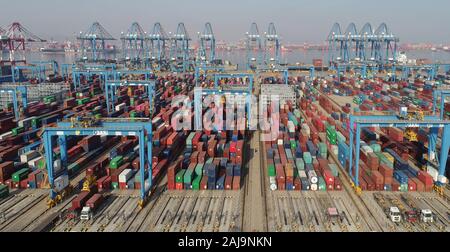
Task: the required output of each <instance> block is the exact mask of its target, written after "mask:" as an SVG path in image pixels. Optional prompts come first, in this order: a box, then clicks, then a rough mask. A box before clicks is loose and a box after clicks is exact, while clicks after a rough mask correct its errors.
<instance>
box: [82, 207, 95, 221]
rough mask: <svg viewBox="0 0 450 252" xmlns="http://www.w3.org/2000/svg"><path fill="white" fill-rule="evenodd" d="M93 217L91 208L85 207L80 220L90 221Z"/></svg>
mask: <svg viewBox="0 0 450 252" xmlns="http://www.w3.org/2000/svg"><path fill="white" fill-rule="evenodd" d="M91 217H92V211H91V208H90V207H86V206H85V207H83V209H82V210H81V214H80V220H89V219H91Z"/></svg>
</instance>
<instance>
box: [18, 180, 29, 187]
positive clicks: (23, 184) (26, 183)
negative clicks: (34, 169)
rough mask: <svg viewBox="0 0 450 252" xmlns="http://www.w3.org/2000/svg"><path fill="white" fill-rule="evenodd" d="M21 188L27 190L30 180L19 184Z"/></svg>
mask: <svg viewBox="0 0 450 252" xmlns="http://www.w3.org/2000/svg"><path fill="white" fill-rule="evenodd" d="M19 188H20V189H27V188H28V179H24V180H21V181H20V182H19Z"/></svg>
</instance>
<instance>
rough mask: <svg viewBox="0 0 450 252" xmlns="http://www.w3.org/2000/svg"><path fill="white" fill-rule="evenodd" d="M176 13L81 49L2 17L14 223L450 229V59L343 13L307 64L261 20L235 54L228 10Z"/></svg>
mask: <svg viewBox="0 0 450 252" xmlns="http://www.w3.org/2000/svg"><path fill="white" fill-rule="evenodd" d="M163 25H164V24H162V23H159V22H156V23H155V24H154V25H153V26H152V27H145V28H143V27H142V26H141V25H140V24H139V23H137V22H135V23H133V24H131V26H130V27H129V29H128V30H127V31H126V32H122V33H121V35H120V37H118V40H120V42H121V43H120V44H121V45H122V46H121V48H120V49H118V48H119V46H118V48H116V47H115V46H112V45H113V41H114V40H116V38H115V36H114V35H112V33H109V32H108V31H107V29H106V28H105V27H103V26H102V24H100V23H99V22H94V23H93V24H92V25H91V26H89V27H87V29H85V30H83V31H82V32H80V33H79V34H78V35H77V37H76V38H74V39H76V40H77V46H78V47H79V48H78V50H77V51H76V53H75V54H74V55H75V56H73V59H72V61H71V62H63V61H57V60H50V61H31V60H29V59H27V56H26V55H27V53H26V48H28V47H29V46H30V44H32V43H35V42H36V43H43V42H45V40H44V39H41V38H39V37H38V36H36V35H34V34H32V33H31V32H30V31H29V30H27V29H25V27H24V26H22V24H20V23H13V24H11V25H10V26H7V27H6V29H5V30H4V29H0V38H1V40H0V49H2V58H1V63H0V67H1V71H0V74H1V75H0V231H2V232H449V231H450V186H449V183H448V178H449V170H450V169H449V166H450V162H448V157H449V148H450V119H449V115H450V106H449V103H448V100H447V97H449V96H450V59H449V60H448V62H447V63H445V62H428V61H427V60H425V59H422V60H419V59H418V60H417V61H405V60H404V59H403V58H402V57H406V56H405V55H403V54H402V53H403V52H400V51H399V50H398V49H397V47H398V46H399V45H400V44H399V43H400V41H401V38H400V37H398V36H397V35H396V33H395V32H396V31H391V30H390V27H388V25H387V24H385V23H382V24H381V25H379V26H377V27H375V26H373V27H372V25H371V24H369V23H367V24H365V25H363V26H362V27H361V30H358V29H357V27H356V25H355V24H354V23H351V24H350V25H349V26H348V27H347V29H346V30H343V29H341V28H343V27H341V26H340V24H338V23H335V24H334V25H332V28H331V31H330V33H329V35H328V36H327V37H326V40H325V43H326V46H325V47H324V48H326V49H323V54H328V55H326V56H325V55H322V58H319V57H317V58H314V59H313V60H310V61H308V62H302V63H299V62H290V61H287V60H286V59H282V58H283V57H282V55H283V54H289V53H290V52H289V51H287V52H283V54H282V53H281V52H282V51H283V50H286V49H285V48H284V47H282V46H281V43H282V42H283V43H284V41H282V40H281V39H280V37H281V35H280V34H278V33H277V30H276V29H275V24H274V23H270V24H269V25H268V26H267V27H265V26H264V28H267V31H262V30H260V29H259V28H258V24H256V23H252V24H251V25H250V29H249V30H248V32H246V33H245V36H244V37H243V38H242V39H243V41H245V46H244V48H243V49H242V50H243V51H242V52H241V54H242V55H241V59H242V62H233V61H229V60H228V59H226V58H221V57H222V56H224V55H223V54H219V53H216V50H217V51H219V50H220V49H219V46H218V45H216V37H215V36H216V34H215V33H214V32H213V25H212V24H211V23H209V22H208V23H206V24H205V25H204V27H199V28H201V32H198V33H197V35H196V37H194V36H190V35H189V32H188V31H189V30H188V29H187V24H186V25H185V23H183V22H180V23H177V26H176V31H175V32H166V30H164V29H163ZM260 28H261V27H260ZM373 28H377V29H373ZM146 29H149V30H146ZM342 31H345V32H342ZM14 34H16V35H17V34H20V35H21V36H19V37H21V38H22V39H18V38H19V37H18V36H16V35H14ZM364 34H365V35H364ZM367 34H369V35H370V36H369V37H370V38H368V36H366V35H367ZM386 34H388V35H386ZM352 36H354V37H352ZM23 38H27V39H23ZM372 38H375V39H372ZM14 43H22V44H21V47H20V48H18V49H17V48H13V47H11V45H12V44H14ZM138 44H140V45H138ZM111 48H113V49H111ZM41 49H42V50H41V51H40V53H44V52H47V51H48V50H50V49H45V48H41ZM116 50H118V51H119V52H120V53H119V54H120V55H119V56H118V55H115V56H112V55H111V54H112V53H113V51H114V52H115V51H116ZM222 50H223V48H222ZM3 51H8V52H9V53H8V56H5V54H4V53H3ZM325 51H326V53H324V52H325ZM366 55H367V56H366ZM369 55H370V56H369ZM372 56H373V57H372Z"/></svg>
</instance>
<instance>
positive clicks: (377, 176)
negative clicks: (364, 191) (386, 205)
mask: <svg viewBox="0 0 450 252" xmlns="http://www.w3.org/2000/svg"><path fill="white" fill-rule="evenodd" d="M371 172H372V176H371V177H370V178H371V179H372V181H373V182H374V183H375V184H376V185H380V184H384V177H383V175H381V173H380V172H379V171H371Z"/></svg>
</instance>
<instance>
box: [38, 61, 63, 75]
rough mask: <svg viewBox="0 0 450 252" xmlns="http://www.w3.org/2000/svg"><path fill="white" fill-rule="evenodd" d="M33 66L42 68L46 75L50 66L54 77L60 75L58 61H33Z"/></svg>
mask: <svg viewBox="0 0 450 252" xmlns="http://www.w3.org/2000/svg"><path fill="white" fill-rule="evenodd" d="M31 64H33V65H36V66H39V67H41V68H42V70H41V71H42V72H43V73H44V74H45V73H46V70H47V69H46V66H47V65H50V66H51V70H52V71H53V75H55V76H56V75H58V74H59V65H58V62H57V61H56V60H49V61H33V62H31Z"/></svg>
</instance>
